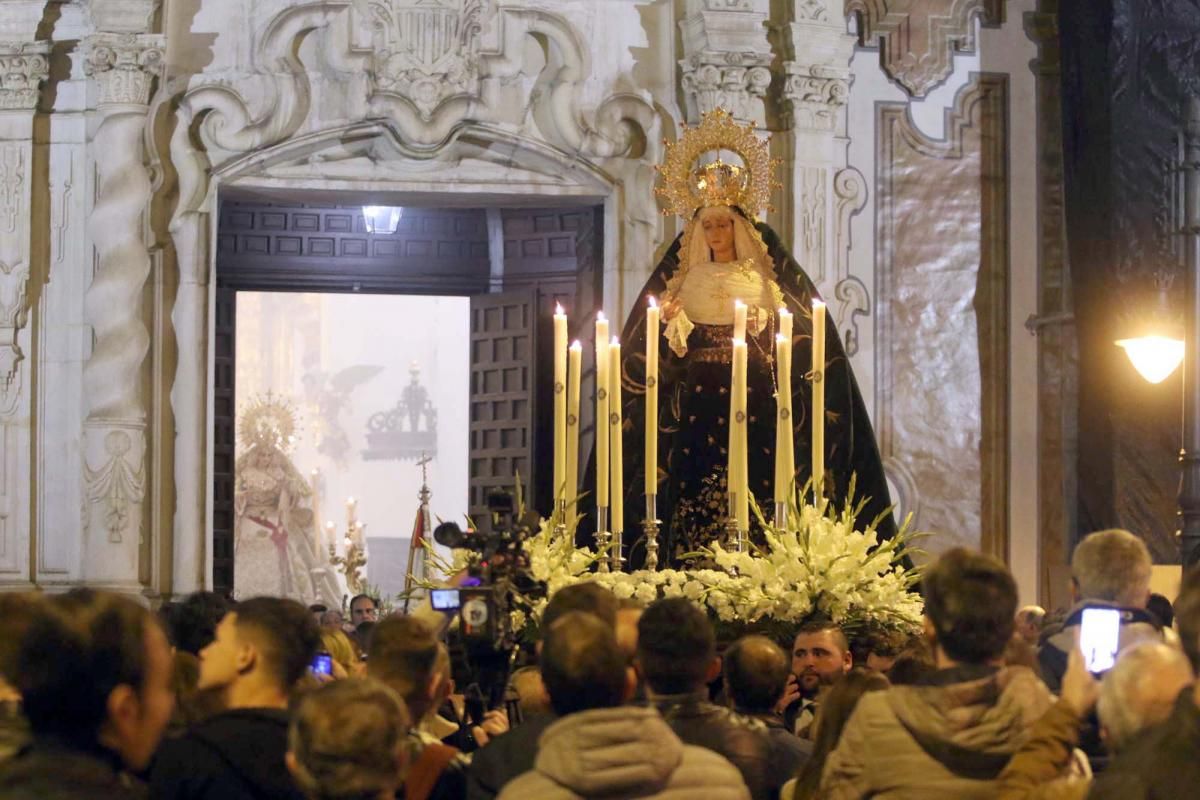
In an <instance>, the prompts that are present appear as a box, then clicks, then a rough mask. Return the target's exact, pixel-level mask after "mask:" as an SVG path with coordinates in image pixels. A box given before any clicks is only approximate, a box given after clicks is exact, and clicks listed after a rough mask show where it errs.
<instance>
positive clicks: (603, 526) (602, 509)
mask: <svg viewBox="0 0 1200 800" xmlns="http://www.w3.org/2000/svg"><path fill="white" fill-rule="evenodd" d="M610 539H612V534H611V533H610V532H609V530H608V506H598V507H597V508H596V552H597V553H598V554H601V555H600V561H599V563H598V564H597V569H598V570H599V571H600V572H608V571H609V570H608V567H609V560H610V556H607V555H603V553H604V551H605V550H606V549H607V548H608V543H609V540H610Z"/></svg>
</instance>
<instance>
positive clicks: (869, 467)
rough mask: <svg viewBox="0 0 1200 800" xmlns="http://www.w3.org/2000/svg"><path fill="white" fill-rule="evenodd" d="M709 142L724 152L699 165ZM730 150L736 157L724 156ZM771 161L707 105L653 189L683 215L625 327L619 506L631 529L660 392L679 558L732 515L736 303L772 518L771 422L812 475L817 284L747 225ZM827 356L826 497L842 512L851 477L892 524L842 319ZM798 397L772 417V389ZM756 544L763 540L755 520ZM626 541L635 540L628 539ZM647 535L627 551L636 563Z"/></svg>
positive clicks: (672, 551) (664, 533)
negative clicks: (652, 334)
mask: <svg viewBox="0 0 1200 800" xmlns="http://www.w3.org/2000/svg"><path fill="white" fill-rule="evenodd" d="M712 151H717V153H718V158H717V159H716V160H710V161H708V163H704V164H701V163H700V162H701V161H703V160H704V158H705V157H711V154H712ZM723 152H732V153H734V154H736V155H737V156H739V157H740V159H741V161H742V163H741V164H735V163H731V162H729V161H724V160H721V158H720V156H719V154H720V153H723ZM773 166H774V165H773V163H772V161H771V159H770V156H769V154H768V152H767V144H766V143H765V142H763V141H762V140H760V139H759V138H758V137H757V136H756V134H755V133H754V131H753V129H751V128H744V127H741V126H739V125H737V124H736V123H735V122H734V121H733V119H732V118H731V117H730V116H729V114H728V113H727V112H725V111H723V110H720V109H718V110H716V111H713V112H710V113H709V114H706V115H705V117H704V120H703V123H702V124H701V125H700V126H699V127H697V128H691V129H687V130H686V131H685V133H684V134H683V136H682V137H681V139H680V141H679V142H677V143H675V144H673V145H670V146H669V148H668V154H667V156H666V159H665V162H664V164H663V167H662V169H661V170H660V176H661V185H660V187H659V189H658V191H659V194H660V195H661V196H662V197H663V198H664V201H665V205H666V206H667V208H668V210H669V211H673V212H675V213H678V214H680V215H681V216H683V217H684V219H686V220H687V222H686V224H685V226H684V230H683V233H682V234H680V236H679V237H678V238H677V239H676V240H675V241H674V243H672V245H671V246H670V248H669V249H668V250H667V252H666V255H664V256H663V259H662V261H661V262H659V264H658V267H657V268H656V269H655V270H654V273H653V274H652V275H651V276H650V279H649V280H648V281H647V282H646V285H645V287H644V288H643V289H642V292H641V294H640V296H639V297H638V300H637V302H636V304H635V306H634V311H633V314H632V315H631V317H630V319H629V321H628V322H627V323H626V326H625V330H624V331H623V335H622V343H623V344H624V345H625V347H624V353H625V354H626V355H625V358H624V363H623V369H622V382H623V389H624V390H625V395H624V396H625V398H626V401H625V406H624V408H623V411H624V419H625V430H624V435H625V444H624V452H625V454H626V456H625V458H626V461H625V465H626V473H625V474H626V488H625V491H626V493H627V497H626V499H625V508H626V509H629V510H630V511H631V512H632V513H631V514H630V515H629V518H628V519H627V520H626V522H625V530H626V531H634V530H638V528H639V524H638V523H639V522H640V519H639V518H640V513H638V512H640V510H641V509H642V508H644V504H643V503H642V502H641V497H640V495H641V493H642V489H643V483H644V475H645V468H644V458H643V448H642V441H643V435H644V434H643V430H642V429H643V427H644V419H645V412H644V410H643V409H644V403H645V396H646V392H647V391H655V392H658V395H659V403H658V408H659V419H658V431H657V433H658V442H659V454H660V455H659V469H658V475H657V485H658V498H659V507H658V508H659V516H660V517H662V523H663V524H662V528H661V531H660V534H659V535H660V541H659V543H660V548H661V551H660V552H662V553H663V554H664V556H665V558H666V560H667V561H668V562H669V563H671V564H672V565H679V564H680V563H681V562H682V561H683V560H684V556H685V554H688V553H695V552H696V551H697V549H698V548H700V547H704V546H707V545H710V544H712V543H713V542H716V541H720V540H722V539H723V538H724V535H725V534H724V526H725V522H726V518H727V516H728V501H727V497H726V476H725V470H726V463H727V460H728V453H727V450H726V447H727V444H728V441H729V425H728V420H727V416H728V414H729V384H730V362H731V354H732V347H731V342H732V338H733V327H734V305H735V301H737V300H741V301H742V302H743V303H745V304H746V305H747V307H748V308H747V325H746V340H747V349H748V352H749V357H748V370H749V371H748V381H747V384H748V388H747V392H748V394H747V406H748V413H749V424H748V442H749V451H748V462H749V482H750V490H751V493H752V494H753V495H754V498H755V500H756V502H757V503H758V505H759V507H760V508H761V509H762V510H763V513H764V514H765V515H767V516H770V514H771V509H772V508H773V499H774V482H775V481H774V477H775V476H774V471H775V435H776V433H775V432H776V424H777V422H778V424H783V425H788V426H789V427H790V428H791V431H792V436H793V439H794V444H795V453H796V473H795V475H794V476H792V479H793V486H796V487H802V486H804V485H805V484H806V483H807V482H808V481H809V480H810V479H811V478H812V477H813V476H812V474H811V464H810V459H809V453H810V432H811V428H812V420H811V417H810V413H809V412H810V409H811V408H812V402H811V394H812V391H811V382H810V381H809V380H807V379H806V373H807V372H808V371H809V365H811V364H812V307H813V302H812V301H813V300H814V298H818V297H819V295H818V294H817V290H816V287H815V286H814V285H813V283H812V281H811V280H809V278H808V276H807V275H805V274H804V271H803V270H802V269H801V268H800V266H799V265H798V264H797V263H796V262H795V261H794V260H793V259H792V257H791V255H789V253H788V251H787V248H786V247H785V246H784V244H783V242H781V241H780V239H779V237H778V236H777V235H776V234H775V232H774V231H773V230H771V228H770V227H768V226H767V225H766V224H764V223H762V222H757V221H755V219H754V217H753V216H752V214H753V211H754V210H755V209H761V208H763V207H765V206H766V205H767V201H768V195H769V193H770V190H771V187H772V178H771V171H772V168H773ZM652 296H654V297H657V298H658V299H659V301H660V305H661V307H662V317H663V320H664V321H665V323H666V324H665V326H664V329H663V331H662V334H661V336H660V339H659V361H658V363H659V369H658V374H657V375H653V376H649V377H650V378H652V380H647V377H648V376H647V375H646V359H645V355H644V354H645V352H646V344H645V343H646V313H645V309H646V308H647V307H648V302H649V299H650V298H651V297H652ZM781 308H787V309H788V310H789V311H791V312H792V314H793V315H794V325H793V331H792V342H793V364H794V365H795V369H794V371H793V380H792V385H791V386H790V387H779V386H778V385H777V381H776V370H775V358H774V350H775V348H774V342H775V336H776V333H777V325H778V319H779V309H781ZM825 341H826V352H825V360H826V367H825V386H826V389H825V392H826V407H825V425H826V434H825V437H826V454H825V474H824V475H821V476H818V480H819V481H820V482H821V484H822V486H823V488H824V496H825V497H826V498H828V499H830V500H831V501H832V502H833V503H834V505H835V507H838V508H840V505H841V504H842V503H844V502H845V501H846V500H847V498H848V497H849V496H850V492H851V485H852V484H853V485H854V502H856V503H857V502H864V501H865V507H864V509H863V510H862V512H861V513H860V515H859V517H858V520H859V526H860V527H865V525H867V524H868V523H871V522H874V521H876V520H878V524H877V531H878V533H879V535H880V536H881V537H885V538H886V537H890V536H892V535H893V534H894V533H895V522H894V520H893V518H892V516H891V513H890V506H891V501H890V499H889V496H888V488H887V482H886V479H885V477H884V471H883V467H882V464H881V462H880V458H879V449H878V447H877V446H876V443H875V435H874V433H873V431H872V429H871V422H870V420H869V419H868V417H867V413H866V408H865V407H864V405H863V401H862V396H861V394H860V393H859V390H858V385H857V383H856V382H855V380H854V375H853V373H852V371H851V368H850V362H849V360H848V359H847V357H846V353H845V351H844V350H843V349H842V345H841V341H840V339H839V337H838V335H837V331H836V327H835V326H829V330H828V332H827V334H826V340H825ZM781 390H782V391H790V392H791V393H792V409H793V413H792V416H791V418H790V419H787V420H778V421H777V419H776V418H777V416H778V414H777V411H776V397H775V395H776V392H777V391H781ZM750 533H751V540H752V541H754V540H756V539H760V538H761V531H760V530H759V526H758V524H757V522H756V521H754V520H753V515H752V522H751V531H750ZM629 538H632V537H629ZM644 544H645V543H644V541H641V540H639V541H637V542H635V544H634V546H633V548H632V552H630V553H627V556H628V557H629V558H630V560H631V561H632V562H633V564H634V565H637V564H639V563H640V562H641V561H642V560H643V559H644Z"/></svg>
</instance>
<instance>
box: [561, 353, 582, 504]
mask: <svg viewBox="0 0 1200 800" xmlns="http://www.w3.org/2000/svg"><path fill="white" fill-rule="evenodd" d="M567 361H568V368H567V447H566V460H567V464H566V473H565V474H566V477H565V481H566V487H567V488H566V492H565V494H564V495H563V496H564V497H565V498H566V501H567V507H568V509H570V507H571V505H572V504H574V502H575V494H576V492H578V491H579V376H580V373H582V372H583V345H582V344H581V343H579V342H575V343H574V344H572V345H571V351H570V352H569V353H568V354H567Z"/></svg>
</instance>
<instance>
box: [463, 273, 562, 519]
mask: <svg viewBox="0 0 1200 800" xmlns="http://www.w3.org/2000/svg"><path fill="white" fill-rule="evenodd" d="M537 310H538V293H537V291H536V290H524V291H513V292H501V293H499V294H485V295H478V296H476V297H472V298H471V398H470V425H471V436H470V442H471V445H470V447H471V453H470V463H471V467H470V477H469V482H468V485H469V487H470V503H469V513H470V515H471V518H472V519H473V520H475V521H476V523H478V524H479V525H484V524H486V520H487V498H488V493H489V492H491V491H493V490H495V489H505V490H509V491H511V490H513V488H514V487H515V485H516V480H517V475H518V474H519V475H520V480H521V483H522V484H523V485H524V486H525V487H526V488H527V489H528V488H530V487H537V486H538V479H539V477H543V476H541V475H539V468H540V467H541V465H542V463H543V458H542V457H539V453H538V452H537V448H536V447H535V442H536V439H537V436H536V432H535V430H534V428H535V420H537V419H538V416H539V414H538V407H539V403H538V402H537V401H538V398H537V385H538V375H537V365H538V359H537V358H536V354H537V352H538V341H539V338H540V337H539V335H538V334H539V331H538V327H539V326H538V317H539V315H538V312H537ZM552 462H553V459H552V458H549V459H545V461H544V463H545V464H546V468H548V469H549V468H552V467H553V463H552ZM543 482H546V483H549V481H543ZM533 495H536V490H535V491H534V493H533ZM528 505H530V506H531V507H535V508H539V510H542V509H540V507H539V506H540V503H539V501H538V500H536V499H535V496H530V497H529V498H528Z"/></svg>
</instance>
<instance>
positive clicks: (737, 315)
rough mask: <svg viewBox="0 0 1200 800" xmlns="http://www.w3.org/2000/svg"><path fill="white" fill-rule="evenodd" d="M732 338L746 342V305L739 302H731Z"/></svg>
mask: <svg viewBox="0 0 1200 800" xmlns="http://www.w3.org/2000/svg"><path fill="white" fill-rule="evenodd" d="M733 338H734V339H741V340H742V341H745V340H746V304H745V303H743V302H742V301H741V300H734V301H733Z"/></svg>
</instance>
